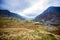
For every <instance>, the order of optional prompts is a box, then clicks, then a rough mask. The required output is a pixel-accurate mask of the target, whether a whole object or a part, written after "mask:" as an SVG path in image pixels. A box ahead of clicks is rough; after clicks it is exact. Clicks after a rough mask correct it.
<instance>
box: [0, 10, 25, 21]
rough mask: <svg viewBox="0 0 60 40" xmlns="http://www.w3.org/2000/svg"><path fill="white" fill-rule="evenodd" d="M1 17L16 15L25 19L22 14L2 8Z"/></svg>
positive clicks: (15, 16)
mask: <svg viewBox="0 0 60 40" xmlns="http://www.w3.org/2000/svg"><path fill="white" fill-rule="evenodd" d="M0 17H14V18H19V19H22V20H24V18H23V17H22V16H20V15H18V14H15V13H12V12H9V11H8V10H0Z"/></svg>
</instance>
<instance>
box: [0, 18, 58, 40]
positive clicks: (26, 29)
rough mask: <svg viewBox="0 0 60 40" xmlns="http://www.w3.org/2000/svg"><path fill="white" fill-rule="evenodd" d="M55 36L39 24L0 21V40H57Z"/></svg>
mask: <svg viewBox="0 0 60 40" xmlns="http://www.w3.org/2000/svg"><path fill="white" fill-rule="evenodd" d="M56 35H57V34H56V33H55V34H54V33H53V31H51V32H49V31H47V30H46V28H45V25H44V24H43V23H40V22H34V21H28V20H20V19H15V18H14V19H11V18H9V19H1V20H0V40H57V39H59V38H57V37H56Z"/></svg>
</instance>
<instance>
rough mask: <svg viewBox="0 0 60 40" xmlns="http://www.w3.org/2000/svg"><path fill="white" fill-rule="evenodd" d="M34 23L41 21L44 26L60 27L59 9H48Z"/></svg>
mask: <svg viewBox="0 0 60 40" xmlns="http://www.w3.org/2000/svg"><path fill="white" fill-rule="evenodd" d="M34 20H35V21H43V22H44V23H45V24H50V25H60V7H49V8H48V9H47V10H45V11H44V12H43V13H42V14H41V15H38V16H37V17H36V18H35V19H34Z"/></svg>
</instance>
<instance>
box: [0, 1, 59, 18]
mask: <svg viewBox="0 0 60 40" xmlns="http://www.w3.org/2000/svg"><path fill="white" fill-rule="evenodd" d="M50 6H60V0H0V9H6V10H9V11H11V12H13V13H17V14H19V15H21V16H23V17H25V18H27V19H32V18H35V17H36V16H37V15H39V14H41V13H42V12H43V11H44V10H46V9H47V8H48V7H50Z"/></svg>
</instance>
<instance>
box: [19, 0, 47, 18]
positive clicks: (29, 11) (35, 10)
mask: <svg viewBox="0 0 60 40" xmlns="http://www.w3.org/2000/svg"><path fill="white" fill-rule="evenodd" d="M47 3H48V1H47V0H39V1H37V2H35V4H33V5H32V6H30V7H29V8H26V9H25V10H23V11H22V12H19V13H20V14H24V15H26V16H28V15H33V14H34V16H28V17H35V16H37V15H38V14H40V13H41V12H43V10H45V9H46V8H47V6H48V5H47Z"/></svg>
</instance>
